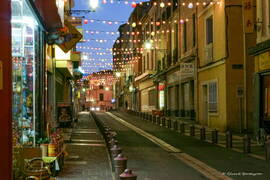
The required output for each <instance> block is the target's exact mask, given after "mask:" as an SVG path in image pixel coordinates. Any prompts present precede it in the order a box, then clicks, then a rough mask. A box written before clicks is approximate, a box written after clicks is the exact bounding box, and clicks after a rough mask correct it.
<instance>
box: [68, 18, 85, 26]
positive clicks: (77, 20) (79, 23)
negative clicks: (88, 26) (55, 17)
mask: <svg viewBox="0 0 270 180" xmlns="http://www.w3.org/2000/svg"><path fill="white" fill-rule="evenodd" d="M68 22H70V23H71V24H72V26H75V27H76V26H82V19H81V18H78V17H76V18H69V19H68Z"/></svg>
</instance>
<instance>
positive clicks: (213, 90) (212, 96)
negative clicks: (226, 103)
mask: <svg viewBox="0 0 270 180" xmlns="http://www.w3.org/2000/svg"><path fill="white" fill-rule="evenodd" d="M208 87H209V96H208V111H209V112H217V111H218V106H217V98H218V97H217V82H210V83H209V84H208Z"/></svg>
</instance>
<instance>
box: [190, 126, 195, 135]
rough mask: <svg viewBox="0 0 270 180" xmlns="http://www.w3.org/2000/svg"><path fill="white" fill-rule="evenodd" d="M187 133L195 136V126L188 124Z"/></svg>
mask: <svg viewBox="0 0 270 180" xmlns="http://www.w3.org/2000/svg"><path fill="white" fill-rule="evenodd" d="M189 135H190V136H195V126H194V125H191V126H190V131H189Z"/></svg>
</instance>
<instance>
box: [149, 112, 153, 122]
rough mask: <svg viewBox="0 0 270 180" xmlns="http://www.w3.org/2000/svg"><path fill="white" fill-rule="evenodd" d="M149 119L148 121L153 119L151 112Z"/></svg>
mask: <svg viewBox="0 0 270 180" xmlns="http://www.w3.org/2000/svg"><path fill="white" fill-rule="evenodd" d="M149 121H150V122H152V121H153V115H152V114H150V115H149Z"/></svg>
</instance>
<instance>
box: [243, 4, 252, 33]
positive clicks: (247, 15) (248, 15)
mask: <svg viewBox="0 0 270 180" xmlns="http://www.w3.org/2000/svg"><path fill="white" fill-rule="evenodd" d="M243 11H244V31H245V33H253V30H254V20H253V0H244V1H243Z"/></svg>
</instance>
